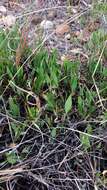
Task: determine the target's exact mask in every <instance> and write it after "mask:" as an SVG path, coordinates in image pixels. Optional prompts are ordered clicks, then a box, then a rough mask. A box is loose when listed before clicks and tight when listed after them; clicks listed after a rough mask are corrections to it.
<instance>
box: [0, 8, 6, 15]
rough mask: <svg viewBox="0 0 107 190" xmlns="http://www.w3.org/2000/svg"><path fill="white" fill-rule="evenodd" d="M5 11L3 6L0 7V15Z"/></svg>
mask: <svg viewBox="0 0 107 190" xmlns="http://www.w3.org/2000/svg"><path fill="white" fill-rule="evenodd" d="M6 12H7V9H6V8H5V7H4V6H0V13H2V14H6Z"/></svg>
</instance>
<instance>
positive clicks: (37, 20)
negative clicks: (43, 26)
mask: <svg viewBox="0 0 107 190" xmlns="http://www.w3.org/2000/svg"><path fill="white" fill-rule="evenodd" d="M41 21H42V18H41V17H40V16H35V17H33V18H32V20H31V22H32V24H34V25H38V24H40V23H41Z"/></svg>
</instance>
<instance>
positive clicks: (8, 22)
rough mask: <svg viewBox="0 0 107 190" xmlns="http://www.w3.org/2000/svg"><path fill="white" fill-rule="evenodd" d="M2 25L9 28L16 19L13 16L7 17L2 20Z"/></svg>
mask: <svg viewBox="0 0 107 190" xmlns="http://www.w3.org/2000/svg"><path fill="white" fill-rule="evenodd" d="M2 21H3V24H4V25H5V26H8V27H11V26H13V25H14V24H15V22H16V17H15V16H13V15H7V16H5V17H3V18H2Z"/></svg>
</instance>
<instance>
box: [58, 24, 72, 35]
mask: <svg viewBox="0 0 107 190" xmlns="http://www.w3.org/2000/svg"><path fill="white" fill-rule="evenodd" d="M68 32H70V27H69V25H68V24H60V25H59V26H57V28H56V34H57V35H64V34H65V33H68Z"/></svg>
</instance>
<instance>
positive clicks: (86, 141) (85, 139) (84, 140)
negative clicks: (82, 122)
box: [80, 134, 90, 150]
mask: <svg viewBox="0 0 107 190" xmlns="http://www.w3.org/2000/svg"><path fill="white" fill-rule="evenodd" d="M80 139H81V143H82V145H83V147H84V149H86V150H87V149H88V148H90V137H89V136H88V135H87V134H86V135H85V134H81V135H80Z"/></svg>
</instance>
